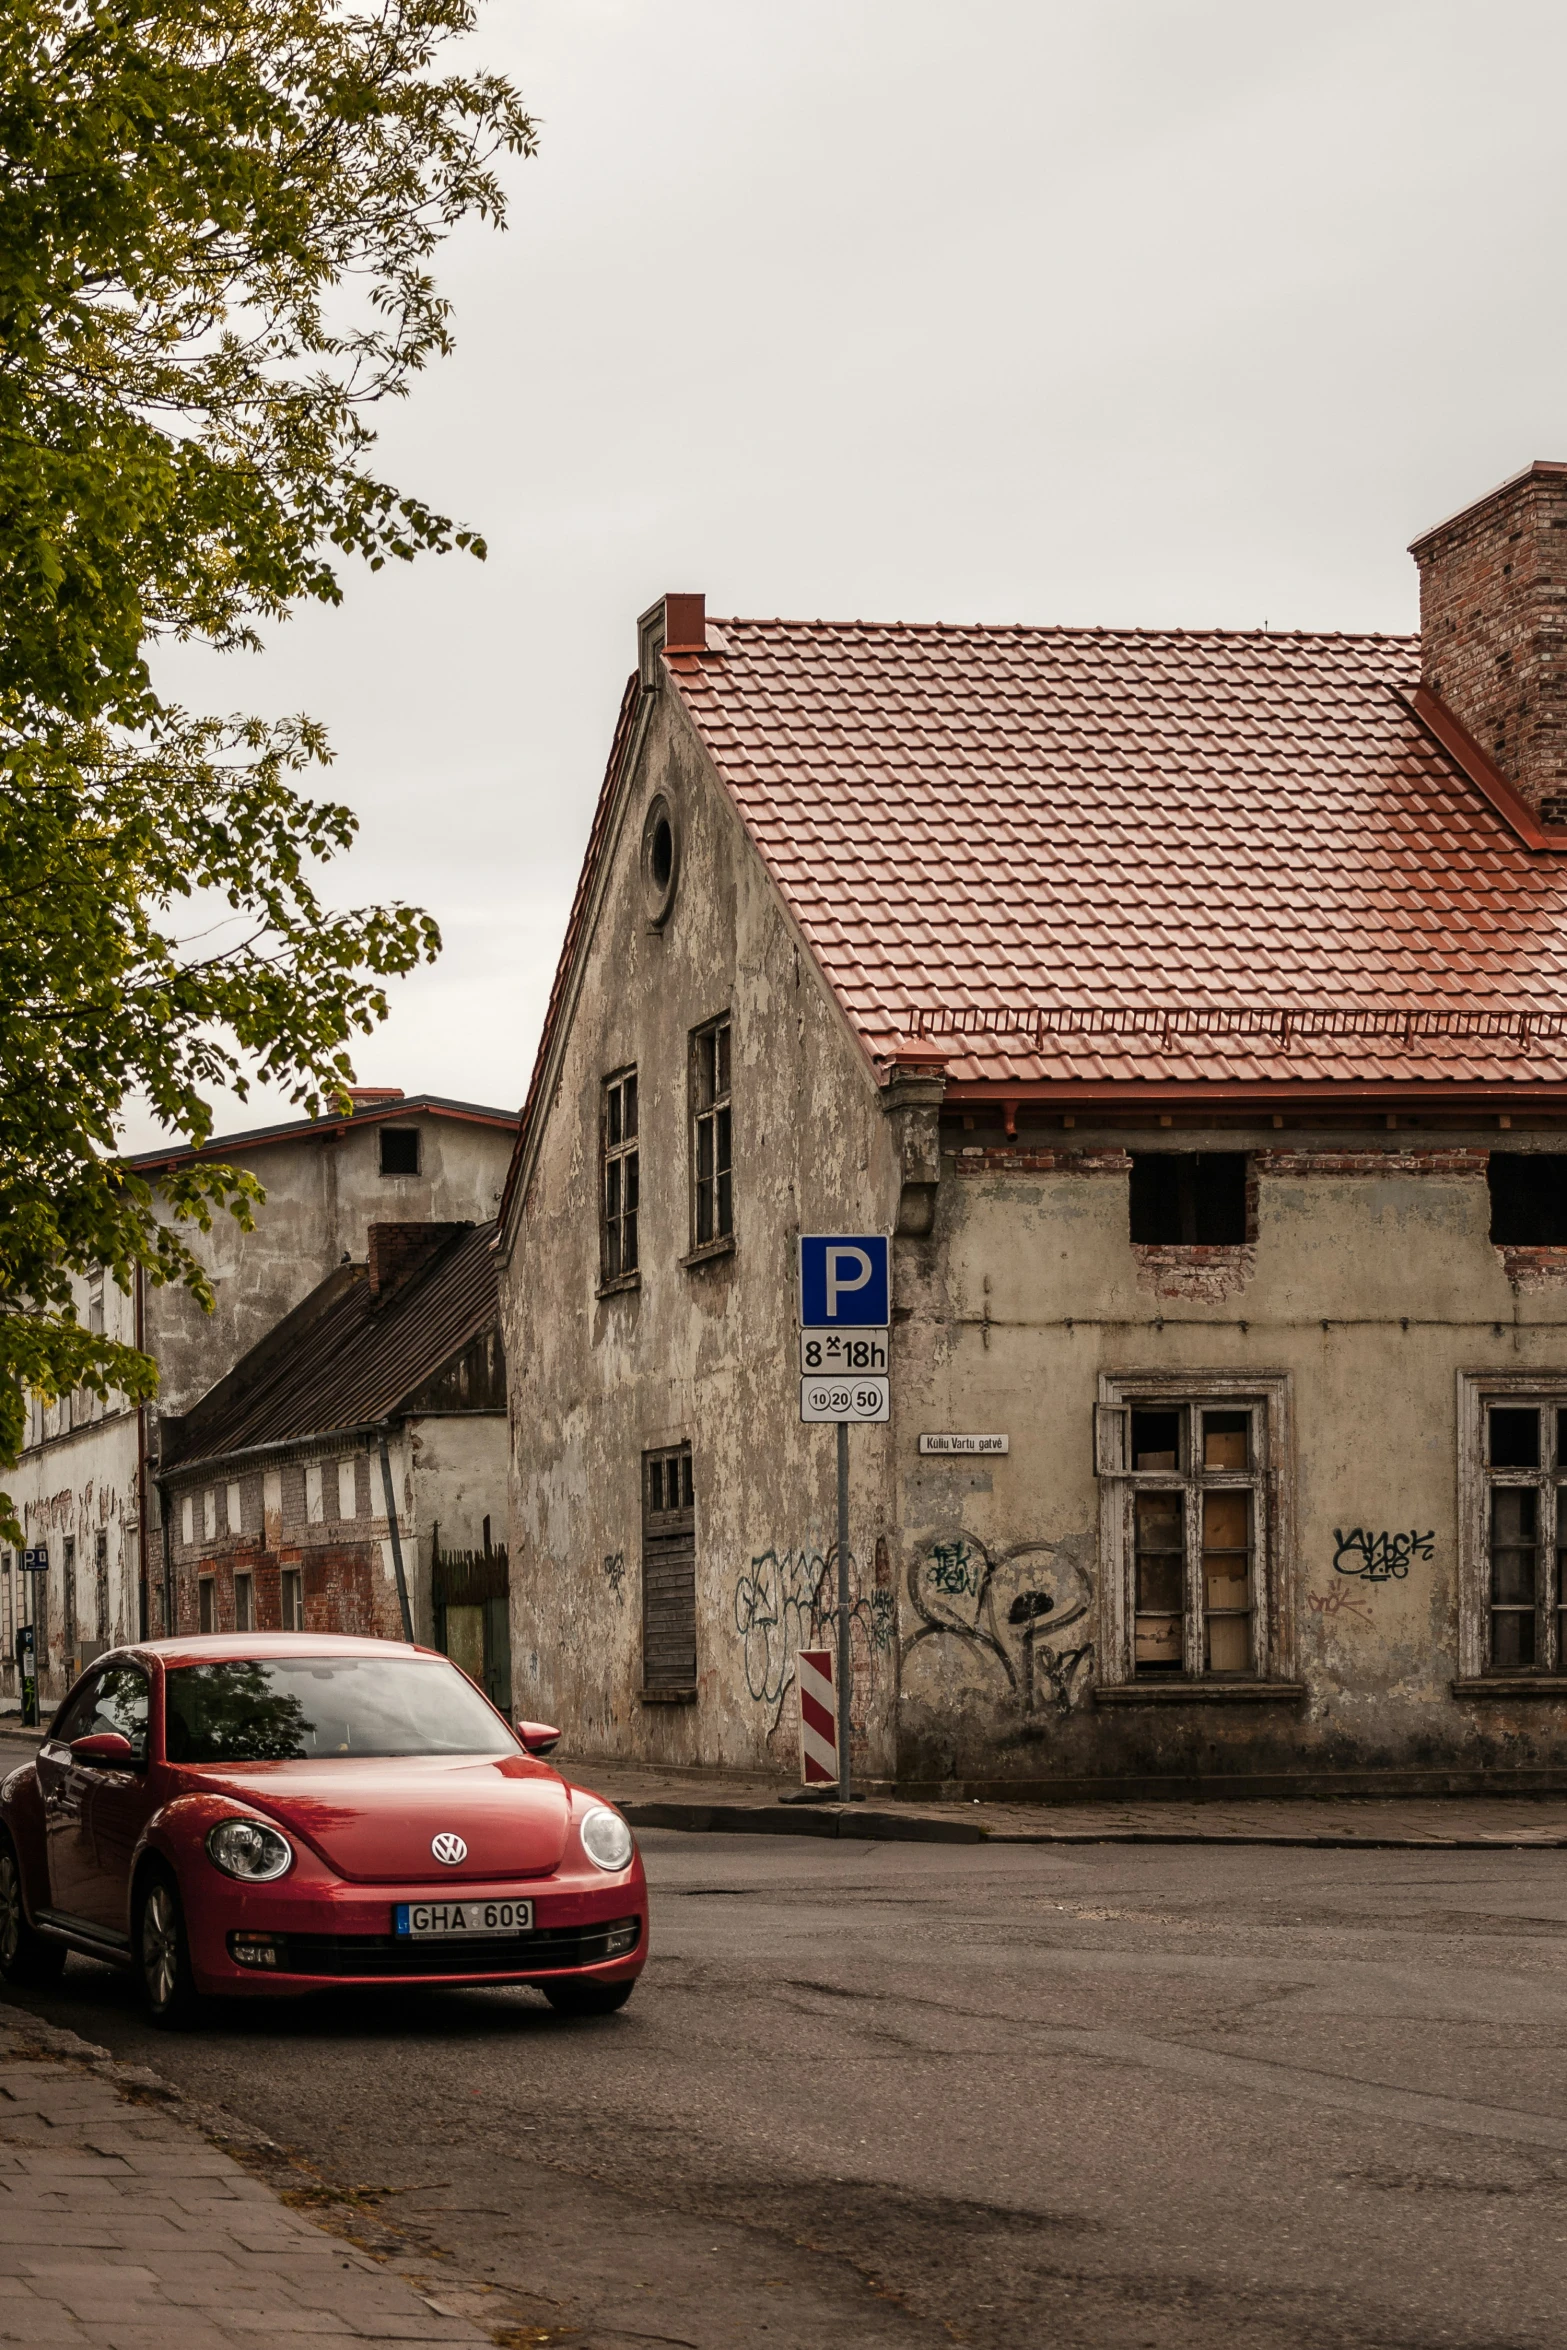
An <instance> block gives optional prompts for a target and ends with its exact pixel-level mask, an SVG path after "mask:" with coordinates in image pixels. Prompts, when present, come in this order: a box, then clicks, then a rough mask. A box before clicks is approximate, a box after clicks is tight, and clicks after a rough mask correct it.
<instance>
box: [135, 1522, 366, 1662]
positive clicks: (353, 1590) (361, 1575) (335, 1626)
mask: <svg viewBox="0 0 1567 2350" xmlns="http://www.w3.org/2000/svg"><path fill="white" fill-rule="evenodd" d="M285 1567H298V1568H300V1569H302V1570H303V1573H304V1603H305V1630H306V1631H307V1632H351V1633H354V1634H356V1635H358V1636H360V1637H373V1638H376V1639H380V1640H401V1638H402V1637H403V1622H402V1615H401V1611H400V1609H399V1607H398V1600H397V1588H396V1585H395V1584H394V1583H391V1582H388V1580H387V1577H386V1574H385V1572H384V1569H383V1566H382V1561H381V1545H380V1544H379V1542H336V1543H323V1544H321V1545H319V1546H316V1547H312V1548H308V1549H307V1548H301V1549H297V1550H295V1549H289V1548H284V1549H282V1550H278V1551H269V1550H262V1549H260V1548H251V1549H240V1548H237V1547H236V1548H234V1549H231V1550H229V1551H226V1552H224V1553H222V1554H220V1555H214V1556H213V1557H210V1558H203V1559H200V1560H197V1561H195V1562H193V1563H192V1564H190V1565H188V1566H184V1567H181V1568H180V1569H178V1571H177V1576H176V1585H175V1608H176V1613H177V1614H178V1617H179V1628H180V1630H181V1632H197V1631H199V1630H200V1628H201V1596H200V1594H201V1584H202V1582H203V1581H204V1580H205V1578H206V1577H207V1576H209V1575H210V1576H211V1578H212V1583H213V1597H214V1609H213V1613H214V1629H215V1630H216V1631H219V1632H232V1631H233V1629H234V1577H235V1575H236V1573H238V1574H242V1575H243V1574H248V1575H250V1576H251V1578H252V1589H253V1598H254V1603H255V1623H254V1627H253V1629H254V1630H256V1631H258V1632H276V1631H279V1630H281V1628H282V1623H283V1569H284V1568H285Z"/></svg>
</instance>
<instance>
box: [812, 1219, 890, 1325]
mask: <svg viewBox="0 0 1567 2350" xmlns="http://www.w3.org/2000/svg"><path fill="white" fill-rule="evenodd" d="M888 1256H889V1244H888V1240H887V1235H886V1234H885V1232H802V1233H801V1235H800V1320H801V1321H802V1323H803V1324H804V1325H805V1327H806V1328H807V1329H808V1330H885V1329H886V1327H887V1325H888V1323H889V1321H890V1320H891V1319H892V1316H891V1311H890V1308H891V1291H892V1282H891V1267H890V1265H889V1263H888Z"/></svg>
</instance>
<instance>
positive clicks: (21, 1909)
mask: <svg viewBox="0 0 1567 2350" xmlns="http://www.w3.org/2000/svg"><path fill="white" fill-rule="evenodd" d="M64 1966H65V1944H64V1943H63V1942H49V1941H46V1940H45V1939H44V1937H43V1935H42V1934H35V1933H34V1932H33V1929H32V1927H31V1926H30V1925H29V1924H28V1922H27V1905H26V1903H25V1902H24V1901H23V1899H22V1868H21V1863H20V1862H19V1861H18V1859H17V1857H16V1847H15V1846H14V1845H13V1844H12V1843H11V1841H10V1839H9V1837H7V1838H4V1839H0V1975H3V1976H4V1977H5V1979H6V1981H7V1982H8V1983H17V1984H26V1985H30V1986H31V1987H32V1988H34V1989H35V1990H42V1989H45V1988H46V1987H47V1986H48V1985H49V1984H50V1983H57V1982H58V1981H59V1980H60V1976H61V1973H62V1971H63V1969H64Z"/></svg>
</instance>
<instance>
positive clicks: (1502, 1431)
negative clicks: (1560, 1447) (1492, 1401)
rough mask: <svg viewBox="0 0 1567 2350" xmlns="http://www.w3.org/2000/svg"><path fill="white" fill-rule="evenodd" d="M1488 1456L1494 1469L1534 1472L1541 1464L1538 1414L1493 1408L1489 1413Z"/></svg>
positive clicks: (1521, 1410) (1498, 1407)
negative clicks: (1489, 1442)
mask: <svg viewBox="0 0 1567 2350" xmlns="http://www.w3.org/2000/svg"><path fill="white" fill-rule="evenodd" d="M1490 1422H1491V1444H1490V1457H1491V1466H1492V1468H1493V1469H1537V1468H1538V1467H1539V1465H1540V1415H1539V1413H1538V1412H1537V1411H1535V1410H1533V1409H1532V1408H1531V1409H1521V1408H1520V1407H1519V1406H1518V1405H1516V1404H1513V1405H1495V1406H1493V1407H1492V1410H1491V1414H1490Z"/></svg>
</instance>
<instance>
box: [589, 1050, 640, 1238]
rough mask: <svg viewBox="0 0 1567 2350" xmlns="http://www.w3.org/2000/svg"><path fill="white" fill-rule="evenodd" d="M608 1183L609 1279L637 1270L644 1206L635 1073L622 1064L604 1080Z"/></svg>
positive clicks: (604, 1204)
mask: <svg viewBox="0 0 1567 2350" xmlns="http://www.w3.org/2000/svg"><path fill="white" fill-rule="evenodd" d="M602 1149H603V1161H604V1188H603V1192H602V1194H601V1196H600V1210H599V1222H600V1240H601V1244H602V1245H601V1251H600V1254H601V1259H602V1262H603V1267H604V1279H605V1280H606V1281H623V1280H625V1278H626V1277H627V1275H628V1274H631V1273H635V1271H636V1270H637V1266H638V1262H639V1259H638V1256H637V1215H638V1210H639V1208H640V1205H641V1194H642V1182H641V1166H642V1161H641V1148H640V1144H639V1143H638V1139H637V1073H636V1071H635V1069H623V1070H622V1071H621V1072H620V1074H619V1076H618V1077H610V1078H606V1079H605V1082H604V1118H603V1145H602Z"/></svg>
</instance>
